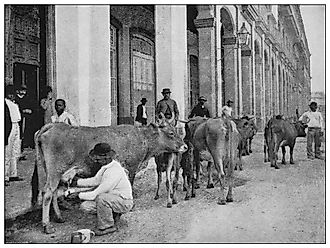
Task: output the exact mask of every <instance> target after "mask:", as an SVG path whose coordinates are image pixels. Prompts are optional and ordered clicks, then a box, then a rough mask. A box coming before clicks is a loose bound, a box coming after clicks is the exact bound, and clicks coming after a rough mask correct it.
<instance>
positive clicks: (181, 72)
mask: <svg viewBox="0 0 330 248" xmlns="http://www.w3.org/2000/svg"><path fill="white" fill-rule="evenodd" d="M155 31H156V32H155V33H156V82H157V84H156V94H157V101H159V100H160V99H162V97H163V96H162V95H161V91H162V89H163V88H170V89H171V91H172V94H171V97H172V99H174V100H175V101H176V102H177V104H178V108H179V112H180V118H185V117H187V115H188V113H186V111H185V109H188V106H187V103H188V101H187V99H188V94H189V92H188V90H186V89H188V80H187V20H186V6H185V5H156V6H155Z"/></svg>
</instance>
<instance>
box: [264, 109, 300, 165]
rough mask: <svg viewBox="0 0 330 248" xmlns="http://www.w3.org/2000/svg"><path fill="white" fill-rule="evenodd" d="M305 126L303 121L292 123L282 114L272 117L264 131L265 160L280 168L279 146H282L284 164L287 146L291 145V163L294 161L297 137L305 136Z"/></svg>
mask: <svg viewBox="0 0 330 248" xmlns="http://www.w3.org/2000/svg"><path fill="white" fill-rule="evenodd" d="M305 128H306V125H304V124H303V123H302V122H301V121H297V122H295V123H290V122H289V121H288V120H284V119H283V117H282V116H280V115H278V116H275V117H273V118H271V119H270V120H269V121H268V123H267V125H266V127H265V131H264V162H265V163H266V162H269V161H270V164H271V167H275V169H279V168H280V167H279V166H278V164H277V153H278V149H279V147H281V148H282V164H286V161H285V146H289V147H290V164H294V162H293V148H294V145H295V143H296V138H297V137H305V136H306V133H305Z"/></svg>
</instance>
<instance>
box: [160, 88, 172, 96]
mask: <svg viewBox="0 0 330 248" xmlns="http://www.w3.org/2000/svg"><path fill="white" fill-rule="evenodd" d="M166 93H171V90H170V89H169V88H164V89H163V91H162V94H163V95H164V94H166Z"/></svg>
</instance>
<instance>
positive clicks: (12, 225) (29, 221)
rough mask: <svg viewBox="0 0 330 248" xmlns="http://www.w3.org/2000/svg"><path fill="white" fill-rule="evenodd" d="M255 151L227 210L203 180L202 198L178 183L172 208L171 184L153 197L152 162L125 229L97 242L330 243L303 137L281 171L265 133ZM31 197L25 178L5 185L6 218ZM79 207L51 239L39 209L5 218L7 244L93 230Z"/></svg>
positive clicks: (320, 172)
mask: <svg viewBox="0 0 330 248" xmlns="http://www.w3.org/2000/svg"><path fill="white" fill-rule="evenodd" d="M252 149H253V151H254V152H253V154H252V155H250V156H248V157H243V169H244V170H243V171H235V188H234V190H233V197H234V202H232V203H229V204H227V205H224V206H220V205H217V203H216V202H217V198H218V192H219V189H218V187H219V185H216V188H214V189H206V178H205V177H204V178H203V181H202V182H203V184H202V185H201V189H199V190H197V197H196V198H194V199H192V200H190V201H184V194H185V192H182V187H181V185H180V186H179V194H178V196H179V197H178V199H179V203H178V204H177V205H174V206H173V208H171V209H169V208H166V188H165V183H163V185H162V187H161V191H160V199H158V200H157V201H155V200H154V199H153V198H154V194H155V191H156V182H157V179H156V168H155V165H154V164H153V163H149V166H148V167H147V168H146V169H145V170H144V171H142V172H141V173H139V174H138V175H137V177H136V180H135V185H134V187H135V189H136V192H137V199H136V200H135V204H136V207H135V208H134V210H133V211H131V212H129V213H127V214H125V215H123V216H122V218H121V220H120V223H119V227H120V229H119V231H118V232H116V233H114V234H112V235H107V236H103V237H94V238H93V239H92V240H91V243H149V242H150V243H190V242H194V243H196V242H197V243H204V242H212V243H215V242H216V243H324V242H325V162H324V161H321V160H312V161H311V160H307V158H306V152H305V150H306V139H303V138H299V139H297V144H296V147H295V152H294V160H295V164H294V165H290V164H289V163H288V164H287V165H281V169H279V170H275V169H274V168H271V167H270V164H269V163H267V164H265V163H264V162H263V139H262V134H258V135H257V137H256V139H255V140H253V146H252ZM32 153H33V152H31V154H30V155H29V161H24V163H20V168H19V170H20V172H19V173H20V175H21V176H24V177H25V178H27V179H28V178H29V177H30V176H32V167H33V163H32V157H33V156H32V155H33V154H32ZM279 157H280V158H281V155H280V154H279ZM287 160H288V152H287ZM23 164H24V166H23ZM205 171H206V170H205ZM24 173H26V174H24ZM30 195H31V194H30V185H29V181H27V180H26V181H25V182H17V183H12V185H11V186H9V187H6V204H5V206H6V211H7V213H8V214H7V213H6V217H8V216H10V214H9V212H8V211H10V209H13V208H14V207H15V206H16V208H19V207H22V208H23V207H26V206H27V205H28V204H29V201H30ZM16 198H19V199H16ZM10 204H11V205H10ZM73 206H74V209H73V210H65V211H62V212H63V215H64V218H65V219H66V222H65V223H62V224H60V223H54V225H55V227H56V230H57V231H56V232H55V233H54V234H52V235H46V234H43V233H42V226H41V211H35V212H32V213H31V212H28V213H25V214H22V215H19V216H18V217H17V218H16V219H11V220H10V219H8V220H6V226H5V242H6V243H68V242H70V234H71V232H73V231H75V230H78V229H83V228H90V229H92V228H93V227H94V225H95V216H90V215H85V214H83V213H82V212H81V211H80V210H79V205H78V204H73Z"/></svg>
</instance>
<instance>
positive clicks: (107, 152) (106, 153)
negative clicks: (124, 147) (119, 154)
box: [88, 143, 116, 160]
mask: <svg viewBox="0 0 330 248" xmlns="http://www.w3.org/2000/svg"><path fill="white" fill-rule="evenodd" d="M115 154H116V152H115V151H114V150H112V149H111V147H110V145H109V144H108V143H98V144H96V145H95V146H94V149H92V150H91V151H90V152H89V154H88V155H89V157H90V158H91V159H92V160H98V159H110V158H111V159H112V158H113V157H114V156H115Z"/></svg>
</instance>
